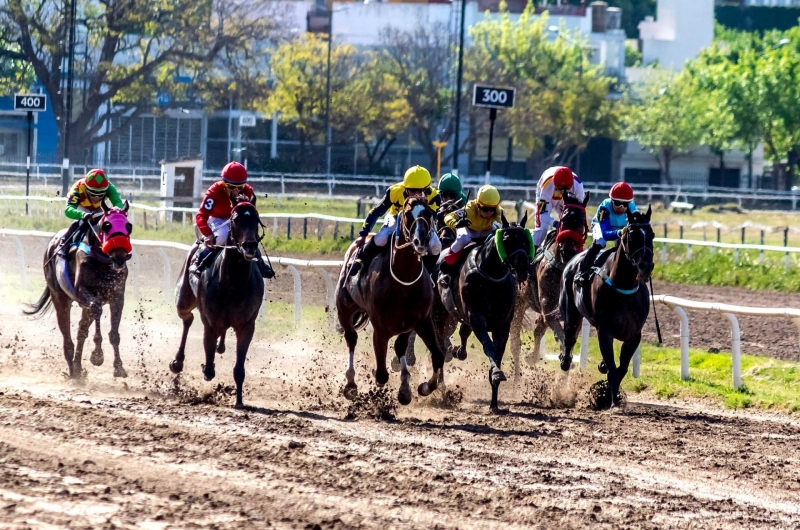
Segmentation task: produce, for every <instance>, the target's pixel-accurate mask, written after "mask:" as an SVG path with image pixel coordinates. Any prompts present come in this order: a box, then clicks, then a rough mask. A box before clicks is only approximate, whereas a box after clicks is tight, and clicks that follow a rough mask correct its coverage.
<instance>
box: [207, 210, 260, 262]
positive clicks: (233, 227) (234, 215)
mask: <svg viewBox="0 0 800 530" xmlns="http://www.w3.org/2000/svg"><path fill="white" fill-rule="evenodd" d="M245 205H249V206H251V207H252V210H253V212H254V214H255V216H256V220H257V221H258V228H257V233H258V237H257V238H256V246H258V245H259V244H261V241H262V240H263V239H264V235H265V230H266V227H265V226H264V223H262V222H261V218H260V217H259V216H258V212H257V211H256V209H255V206H253V205H252V204H251V203H249V202H242V203H239V204H237V205H236V206H235V207H234V208H233V211H232V212H231V218H230V219H229V220H228V221H226V222H227V223H229V224H230V227H231V228H230V231H229V232H228V245H226V246H225V247H223V248H235V249H236V250H237V251H238V252H239V254H241V256H242V258H244V259H245V260H246V261H253V260H255V257H253V258H248V257H247V255H246V253H245V250H244V246H243V244H242V243H239V242H238V239H239V238H237V237H236V228H237V226H236V223H234V222H233V221H234V220H235V219H236V218H237V217H238V215H239V212H237V211H236V210H238V209H239V208H240V207H243V206H245ZM247 213H250V212H249V211H248V212H247ZM231 243H232V244H231ZM218 248H219V247H218Z"/></svg>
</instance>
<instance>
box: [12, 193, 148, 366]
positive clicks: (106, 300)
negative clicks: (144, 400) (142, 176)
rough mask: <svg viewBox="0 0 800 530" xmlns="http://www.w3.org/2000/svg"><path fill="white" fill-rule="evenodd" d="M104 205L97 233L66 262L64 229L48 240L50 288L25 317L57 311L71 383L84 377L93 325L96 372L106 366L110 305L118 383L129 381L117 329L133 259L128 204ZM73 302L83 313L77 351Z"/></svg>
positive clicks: (91, 232)
mask: <svg viewBox="0 0 800 530" xmlns="http://www.w3.org/2000/svg"><path fill="white" fill-rule="evenodd" d="M101 204H102V207H103V212H104V215H103V217H102V219H100V222H99V223H97V224H98V227H99V232H98V231H97V229H96V228H95V227H94V226H91V227H90V228H91V229H90V230H89V232H88V235H87V236H86V237H85V238H84V239H83V241H82V242H81V243H80V244H79V245H77V246H76V247H74V248H72V249H70V250H69V252H68V254H67V259H65V258H63V257H61V256H59V255H58V249H59V247H60V246H61V238H62V236H63V235H64V234H65V232H66V229H65V230H62V231H61V232H59V233H58V234H56V235H55V236H54V237H53V239H51V240H50V244H49V245H48V246H47V249H46V250H45V253H44V278H45V281H46V282H47V287H45V289H44V293H42V296H41V298H39V301H38V302H36V303H35V304H33V305H31V306H30V309H29V310H28V311H25V314H27V315H42V314H44V313H45V312H46V311H47V309H48V308H49V307H50V306H51V305H52V306H53V307H55V310H56V319H57V321H58V329H59V330H61V335H62V336H63V338H64V358H65V359H66V360H67V366H68V367H69V376H70V377H71V378H72V379H78V378H80V377H82V375H83V366H82V362H81V361H82V357H83V345H84V343H85V342H86V339H87V337H88V336H89V327H90V326H91V324H92V321H94V323H95V335H94V351H93V352H92V356H91V361H92V364H93V365H95V366H101V365H102V364H103V348H102V343H103V336H102V334H101V333H100V317H101V316H102V314H103V306H104V305H106V304H107V305H108V306H109V309H110V310H111V330H110V331H109V333H108V340H109V342H111V346H112V347H113V348H114V377H128V374H127V372H126V371H125V368H124V367H123V366H122V359H121V358H120V356H119V344H120V336H119V324H120V321H121V319H122V308H123V306H124V305H125V281H126V280H127V279H128V267H127V261H128V260H129V259H130V258H131V243H130V234H131V230H132V229H133V227H132V226H131V224H130V223H129V222H128V203H127V201H126V202H125V206H124V208H122V209H120V208H109V207H108V205H106V203H105V201H103V202H102V203H101ZM81 222H82V223H90V221H81ZM72 302H77V303H78V305H79V306H80V307H81V309H82V313H81V320H80V322H79V323H78V345H77V348H76V347H75V344H74V343H73V342H72V335H71V333H70V308H71V307H72Z"/></svg>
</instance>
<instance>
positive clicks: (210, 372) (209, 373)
mask: <svg viewBox="0 0 800 530" xmlns="http://www.w3.org/2000/svg"><path fill="white" fill-rule="evenodd" d="M201 368H202V369H203V379H205V380H206V381H212V380H213V379H214V377H216V375H217V372H216V371H215V370H214V366H213V365H212V366H209V367H208V369H206V365H204V364H203V365H201Z"/></svg>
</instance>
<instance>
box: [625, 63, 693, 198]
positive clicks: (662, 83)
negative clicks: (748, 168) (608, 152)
mask: <svg viewBox="0 0 800 530" xmlns="http://www.w3.org/2000/svg"><path fill="white" fill-rule="evenodd" d="M633 98H634V100H635V103H636V104H635V105H632V106H631V107H630V108H629V109H628V112H627V115H626V117H625V129H626V136H627V137H628V139H630V140H636V141H637V142H638V143H639V145H640V146H641V147H642V148H643V149H644V150H645V151H647V152H649V153H651V154H652V155H653V156H654V157H655V159H656V161H657V162H658V165H659V167H660V168H661V174H662V175H663V177H664V180H666V182H667V183H668V184H672V173H671V167H672V161H673V160H675V159H676V158H678V157H680V156H683V155H686V154H688V153H690V152H691V151H692V150H694V149H695V148H696V147H697V146H698V145H699V143H700V139H701V135H702V132H701V129H700V125H699V123H698V120H697V116H698V115H699V114H700V110H701V108H702V105H701V102H700V101H699V98H698V97H697V91H696V90H695V87H694V86H693V84H692V83H691V80H690V78H689V76H688V74H687V73H686V72H682V73H681V74H678V75H677V76H672V74H669V73H666V72H664V73H662V75H660V76H659V75H655V76H653V80H652V81H651V82H649V83H648V84H647V85H645V86H643V87H640V88H639V89H638V90H637V91H635V92H634V94H633Z"/></svg>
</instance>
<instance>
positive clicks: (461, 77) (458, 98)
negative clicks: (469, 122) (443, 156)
mask: <svg viewBox="0 0 800 530" xmlns="http://www.w3.org/2000/svg"><path fill="white" fill-rule="evenodd" d="M466 13H467V0H461V20H460V22H461V24H460V29H459V38H458V74H457V75H456V123H455V143H454V144H453V164H452V166H453V170H454V172H455V174H456V175H458V150H459V141H460V138H459V136H460V132H461V131H460V129H461V84H462V83H463V81H464V26H465V25H466V22H465V21H464V18H465V15H466Z"/></svg>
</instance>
